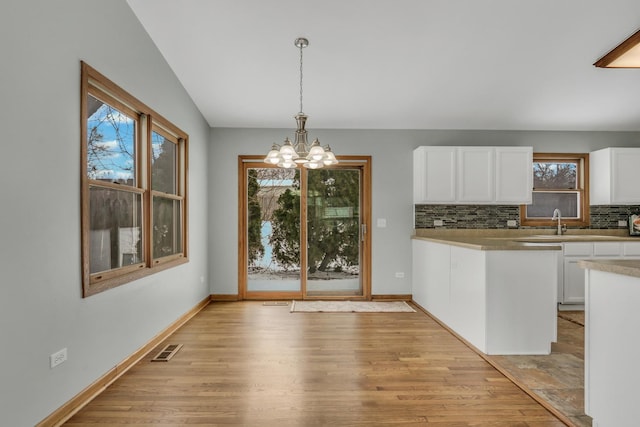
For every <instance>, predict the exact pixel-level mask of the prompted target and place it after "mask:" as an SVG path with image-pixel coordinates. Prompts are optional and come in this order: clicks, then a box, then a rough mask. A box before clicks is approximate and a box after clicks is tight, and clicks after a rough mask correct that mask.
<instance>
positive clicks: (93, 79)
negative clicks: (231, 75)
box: [80, 61, 189, 298]
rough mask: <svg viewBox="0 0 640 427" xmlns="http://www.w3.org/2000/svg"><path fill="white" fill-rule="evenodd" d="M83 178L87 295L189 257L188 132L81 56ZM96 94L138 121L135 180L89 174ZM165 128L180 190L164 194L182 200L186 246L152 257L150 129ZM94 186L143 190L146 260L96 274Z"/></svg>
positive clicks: (84, 292) (83, 253) (142, 233)
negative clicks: (91, 102) (91, 103)
mask: <svg viewBox="0 0 640 427" xmlns="http://www.w3.org/2000/svg"><path fill="white" fill-rule="evenodd" d="M80 89H81V90H80V92H81V94H80V97H81V99H80V135H81V137H80V141H81V160H80V175H81V176H80V178H81V179H80V182H81V189H80V192H81V256H82V295H83V298H86V297H88V296H91V295H94V294H97V293H99V292H103V291H106V290H108V289H111V288H114V287H117V286H120V285H123V284H126V283H129V282H131V281H134V280H137V279H140V278H142V277H146V276H149V275H151V274H155V273H157V272H159V271H162V270H165V269H168V268H172V267H175V266H178V265H181V264H184V263H186V262H188V261H189V259H188V256H187V255H188V250H187V248H188V246H189V245H188V221H187V218H188V197H187V195H188V182H187V181H188V180H187V177H188V139H189V137H188V135H187V134H186V133H185V132H184V131H182V130H181V129H179V128H178V127H177V126H175V125H173V124H172V123H171V122H170V121H168V120H167V119H165V118H164V117H162V116H161V115H160V114H158V113H157V112H155V111H154V110H153V109H151V108H150V107H148V106H147V105H145V104H144V103H142V102H141V101H139V100H138V99H136V98H135V97H133V96H132V95H130V94H129V93H128V92H126V91H125V90H124V89H122V88H120V87H119V86H118V85H116V84H115V83H113V82H112V81H111V80H109V79H108V78H107V77H105V76H104V75H103V74H101V73H100V72H98V71H97V70H95V69H94V68H92V67H91V66H89V65H88V64H86V63H85V62H82V61H81V88H80ZM89 95H91V96H93V97H96V98H98V99H99V100H101V101H102V102H105V103H108V104H109V105H111V106H112V107H114V108H116V109H118V110H120V111H123V112H126V114H127V115H128V116H131V117H133V118H135V119H136V120H137V124H138V126H137V129H136V132H137V138H136V143H135V144H136V150H137V154H136V156H135V160H134V162H135V171H136V172H135V175H136V176H135V183H134V184H133V185H124V186H123V185H121V184H118V183H110V182H106V181H96V180H92V179H90V178H89V177H88V173H87V172H88V171H87V159H88V148H87V131H88V129H87V112H88V106H87V97H88V96H89ZM152 130H160V131H161V132H162V134H163V135H166V136H170V137H171V139H172V140H173V141H174V142H175V143H176V144H177V147H178V150H177V165H176V167H177V168H178V170H177V174H176V180H177V182H176V189H177V191H176V194H175V195H167V194H165V193H161V194H162V195H163V196H165V197H170V198H171V199H176V200H179V201H180V202H181V207H180V212H179V213H180V218H179V224H178V227H179V228H180V238H181V246H182V247H181V250H180V251H179V252H178V253H175V254H172V255H169V256H165V257H160V258H155V259H154V258H153V254H152V240H151V239H152V236H153V230H152V227H153V223H152V222H153V216H152V215H153V212H152V201H153V194H154V192H153V191H152V190H151V153H152V148H151V132H152ZM91 187H96V188H104V189H115V190H121V191H125V192H128V193H130V194H139V195H140V196H141V206H142V209H141V210H142V214H141V227H140V228H141V231H140V239H141V247H142V253H141V255H142V258H143V259H142V260H141V262H138V263H135V264H132V265H128V266H123V267H115V268H113V267H112V268H111V269H109V270H105V271H102V272H97V273H91V270H90V260H91V254H90V249H91V242H90V232H91V229H90V214H91V206H90V195H89V194H90V193H89V190H90V188H91Z"/></svg>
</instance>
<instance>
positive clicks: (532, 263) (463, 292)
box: [412, 229, 640, 355]
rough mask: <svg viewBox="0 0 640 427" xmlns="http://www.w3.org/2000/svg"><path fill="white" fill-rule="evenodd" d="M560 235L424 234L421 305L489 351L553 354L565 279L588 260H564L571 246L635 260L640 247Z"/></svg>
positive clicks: (604, 236) (419, 257)
mask: <svg viewBox="0 0 640 427" xmlns="http://www.w3.org/2000/svg"><path fill="white" fill-rule="evenodd" d="M553 231H554V230H508V229H507V230H495V229H494V230H484V229H474V230H445V229H417V230H416V233H415V235H414V236H413V237H412V245H413V289H412V292H413V300H414V301H415V302H416V303H417V304H418V305H420V306H421V307H422V308H424V309H425V310H426V311H428V312H429V313H430V314H431V315H433V316H434V317H436V318H437V319H438V320H440V321H441V322H442V323H444V324H445V325H447V326H448V327H449V328H450V329H451V330H453V331H454V332H456V333H457V334H458V335H459V336H461V337H462V338H464V339H465V340H466V341H467V342H469V343H470V344H472V345H473V346H474V347H476V348H477V349H478V350H480V351H481V352H483V353H485V354H495V355H498V354H503V355H507V354H511V355H515V354H549V353H550V350H551V343H552V342H555V341H556V338H557V330H556V329H557V303H558V301H559V299H560V297H559V295H562V286H561V282H562V280H563V277H567V278H571V279H572V282H573V277H574V276H575V274H572V273H573V272H574V267H573V266H574V264H575V265H577V262H578V260H579V259H581V257H577V256H576V257H574V256H569V257H568V258H566V259H565V260H564V261H563V248H564V249H567V248H574V247H580V248H582V247H583V246H584V247H587V248H591V249H590V250H591V252H590V253H591V254H592V255H593V256H600V255H606V256H613V255H614V254H615V255H616V256H622V255H624V256H631V255H636V254H635V252H633V251H635V250H636V249H637V246H638V245H639V244H640V242H637V240H636V241H630V240H633V238H629V237H628V236H625V235H624V231H620V230H597V231H595V230H579V231H578V230H576V231H575V232H574V233H572V234H566V235H562V236H557V235H555V234H551V233H553ZM596 232H597V233H598V234H595V233H596ZM545 233H546V234H545ZM572 250H573V249H572ZM569 254H570V252H569V251H567V255H569ZM619 254H622V255H619ZM573 258H576V259H573ZM565 264H566V265H565ZM563 270H564V271H563ZM582 276H584V275H582ZM580 287H581V286H580ZM581 292H582V291H581Z"/></svg>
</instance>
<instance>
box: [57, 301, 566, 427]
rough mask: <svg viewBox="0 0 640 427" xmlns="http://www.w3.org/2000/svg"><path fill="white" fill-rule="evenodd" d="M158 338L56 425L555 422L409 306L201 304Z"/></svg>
mask: <svg viewBox="0 0 640 427" xmlns="http://www.w3.org/2000/svg"><path fill="white" fill-rule="evenodd" d="M174 343H175V344H183V345H184V347H183V348H182V349H181V350H180V351H179V352H178V353H177V354H176V356H174V358H173V359H172V360H170V361H169V362H150V359H151V357H153V356H154V355H155V353H156V352H157V351H159V350H160V349H161V348H162V347H164V345H165V344H174ZM165 344H163V345H161V346H159V347H158V348H157V349H156V350H154V351H152V352H151V353H150V354H149V355H148V356H147V357H145V358H144V359H143V360H141V361H140V362H139V363H137V364H136V365H135V366H134V367H133V368H132V369H131V370H130V371H129V372H127V373H126V374H125V375H123V376H122V377H121V378H120V379H118V380H117V381H116V382H115V383H114V384H112V385H111V386H110V387H109V388H107V390H105V391H104V392H103V393H102V394H101V395H100V396H98V397H97V398H96V399H94V400H93V401H92V402H91V403H90V404H88V405H87V406H86V407H85V408H83V409H82V410H81V411H80V412H78V413H77V414H76V415H75V416H74V417H72V418H71V419H70V420H69V421H68V422H67V425H69V426H79V425H96V424H102V425H117V424H153V425H156V426H169V425H171V426H176V425H189V426H191V425H200V426H205V425H206V426H217V425H225V426H375V425H377V426H385V425H393V426H418V425H434V426H461V427H462V426H485V425H486V426H536V427H543V426H562V425H564V424H563V423H562V422H561V421H559V420H558V419H557V418H555V417H554V416H553V415H552V414H551V413H549V412H548V411H547V410H546V409H545V408H543V407H542V406H541V405H539V404H538V403H537V402H535V401H534V400H533V399H532V398H531V397H529V396H528V395H527V394H525V393H524V392H523V391H522V390H520V389H519V388H518V387H516V386H515V385H514V384H513V383H512V382H511V381H509V380H508V379H507V378H505V377H504V376H503V375H502V374H500V373H499V372H498V371H497V370H496V369H494V368H493V367H492V366H491V365H489V364H488V363H487V362H486V361H485V360H483V359H482V358H481V357H480V356H478V355H477V354H476V353H474V352H473V351H472V350H470V349H469V348H468V347H466V346H465V345H464V344H463V343H462V342H460V341H459V340H458V339H457V338H455V337H454V336H453V335H451V334H450V333H449V332H447V331H446V330H445V329H443V328H442V327H441V326H440V325H438V324H437V323H436V322H435V321H434V320H433V319H431V318H430V317H429V316H427V315H426V314H424V313H423V312H420V311H417V312H416V313H289V307H287V306H284V307H282V306H265V305H263V304H262V303H261V302H233V303H212V304H210V305H209V306H207V307H206V308H205V309H204V310H202V311H201V312H200V313H199V314H198V315H196V316H195V317H194V318H193V319H191V320H190V321H189V322H188V323H187V324H186V325H185V326H183V327H182V328H181V329H180V330H178V331H177V332H176V333H174V334H173V335H172V336H171V337H170V338H169V339H168V340H167V341H166V342H165Z"/></svg>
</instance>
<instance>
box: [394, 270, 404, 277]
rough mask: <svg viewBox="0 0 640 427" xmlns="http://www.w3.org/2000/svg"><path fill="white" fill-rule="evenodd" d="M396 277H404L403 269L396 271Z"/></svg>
mask: <svg viewBox="0 0 640 427" xmlns="http://www.w3.org/2000/svg"><path fill="white" fill-rule="evenodd" d="M396 279H404V271H396Z"/></svg>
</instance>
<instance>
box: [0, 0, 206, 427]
mask: <svg viewBox="0 0 640 427" xmlns="http://www.w3.org/2000/svg"><path fill="white" fill-rule="evenodd" d="M0 55H1V56H2V59H1V62H2V66H1V70H2V71H1V72H0V125H1V126H0V129H2V132H1V136H0V139H1V140H2V144H1V146H2V151H1V154H0V182H1V183H2V184H1V185H0V282H1V283H0V343H2V347H3V348H2V356H0V361H1V363H0V424H2V425H4V426H16V427H20V426H32V425H34V424H35V423H37V422H39V421H40V420H42V419H43V418H44V417H46V416H47V415H49V414H50V413H51V412H53V411H54V410H55V409H57V408H58V407H59V406H61V405H62V404H64V403H65V402H66V401H68V400H69V399H70V398H72V397H73V396H75V395H76V394H77V393H78V392H80V391H81V390H82V389H84V388H85V387H86V386H88V385H89V384H90V383H92V382H93V381H95V380H96V379H97V378H98V377H100V376H101V375H103V374H104V373H105V372H107V371H108V370H109V369H111V368H113V367H114V366H115V365H116V364H117V363H119V362H121V361H122V360H123V359H124V358H125V357H127V356H129V355H130V354H131V353H133V352H134V351H136V350H137V349H138V348H140V347H141V346H142V345H143V344H145V343H146V342H148V341H149V340H150V339H151V338H152V337H153V336H154V335H156V334H157V333H158V332H160V331H161V330H162V329H164V328H165V327H167V326H168V325H169V324H171V323H172V322H173V321H174V320H176V319H177V318H178V317H180V316H181V315H182V314H184V313H185V312H186V311H188V310H189V309H191V308H192V307H193V306H195V305H196V304H197V303H198V302H199V301H201V300H202V299H203V298H205V297H206V296H207V295H208V294H209V289H208V283H207V277H206V276H207V271H206V264H207V241H206V237H205V235H206V226H207V224H206V219H207V204H206V198H207V180H206V169H207V167H206V161H207V160H206V157H207V146H208V140H209V127H208V125H207V124H206V122H205V121H204V119H203V118H202V116H201V114H200V113H199V112H198V110H197V109H196V108H195V106H194V105H193V103H192V101H191V99H190V98H189V97H188V96H187V94H186V92H185V91H184V89H183V88H182V86H181V85H180V84H179V82H178V80H177V79H176V78H175V76H174V75H173V73H172V71H171V70H170V69H169V67H168V66H167V64H166V63H165V61H164V59H163V58H162V56H161V55H160V54H159V52H158V51H157V50H156V48H155V45H154V44H153V43H152V42H151V40H150V39H149V37H148V36H147V34H146V32H145V31H144V30H143V28H142V26H141V25H140V24H139V22H138V21H137V19H136V18H135V16H134V15H133V13H132V12H131V10H130V9H129V7H128V5H127V4H126V3H125V1H124V0H117V1H109V2H105V1H98V0H58V1H50V0H27V1H25V0H8V1H7V0H5V1H3V3H2V6H1V9H0ZM80 60H84V61H86V62H87V63H88V64H89V65H91V66H93V67H94V68H96V69H97V70H98V71H100V72H102V73H103V74H105V75H106V76H107V77H108V78H109V79H111V80H112V81H114V82H115V83H117V84H119V85H120V86H121V87H123V88H124V89H126V90H128V91H129V92H130V93H131V94H132V95H134V96H135V97H137V98H138V99H140V100H141V101H142V102H144V103H146V104H147V105H149V106H150V107H152V108H153V109H155V110H156V111H158V112H159V113H160V114H162V115H163V116H165V117H166V118H168V119H169V120H171V121H173V122H174V123H175V124H176V125H177V126H178V127H180V128H182V129H183V130H184V131H186V132H187V133H188V134H189V136H190V163H189V179H190V193H189V195H190V197H191V198H190V205H189V226H190V240H189V249H190V251H189V253H190V262H189V263H187V264H185V265H183V266H180V267H177V268H174V269H171V270H168V271H165V272H161V273H158V274H155V275H153V276H150V277H147V278H145V279H142V280H139V281H137V282H133V283H130V284H128V285H125V286H121V287H119V288H116V289H112V290H109V291H106V292H103V293H101V294H98V295H95V296H92V297H89V298H86V299H83V298H82V296H81V266H80V164H79V160H80V146H81V138H80ZM201 277H203V278H204V282H203V283H201ZM64 347H66V348H67V349H68V360H67V362H65V363H63V364H62V365H60V366H58V367H56V368H55V369H50V368H49V359H48V358H49V355H50V354H51V353H53V352H55V351H57V350H60V349H61V348H64Z"/></svg>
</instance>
